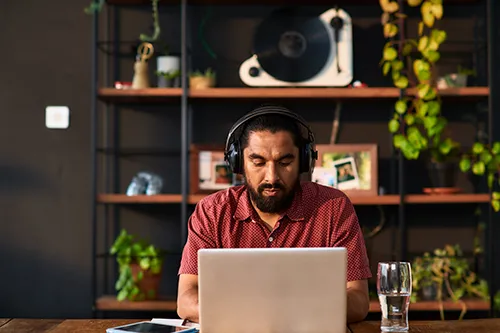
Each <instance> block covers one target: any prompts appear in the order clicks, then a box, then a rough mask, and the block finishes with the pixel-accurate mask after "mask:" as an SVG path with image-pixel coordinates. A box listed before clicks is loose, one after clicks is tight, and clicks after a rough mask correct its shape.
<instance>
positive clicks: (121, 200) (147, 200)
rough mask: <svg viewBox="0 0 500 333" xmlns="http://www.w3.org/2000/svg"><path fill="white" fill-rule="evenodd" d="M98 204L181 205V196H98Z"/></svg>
mask: <svg viewBox="0 0 500 333" xmlns="http://www.w3.org/2000/svg"><path fill="white" fill-rule="evenodd" d="M97 202H99V203H110V204H160V203H181V202H182V195H180V194H157V195H126V194H98V195H97Z"/></svg>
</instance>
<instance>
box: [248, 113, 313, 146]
mask: <svg viewBox="0 0 500 333" xmlns="http://www.w3.org/2000/svg"><path fill="white" fill-rule="evenodd" d="M261 131H269V132H271V133H276V132H280V131H285V132H288V133H290V134H291V136H292V139H293V143H294V144H295V146H297V148H300V147H301V146H302V145H303V143H304V136H303V133H302V130H301V125H300V124H298V123H297V122H296V121H295V120H293V119H291V118H290V117H287V116H283V115H277V114H267V115H262V116H258V117H255V118H253V119H251V120H250V121H249V122H248V123H247V124H246V125H245V126H244V127H243V130H242V133H241V136H240V144H241V149H242V150H243V149H245V148H246V147H247V146H248V138H249V136H250V133H252V132H261Z"/></svg>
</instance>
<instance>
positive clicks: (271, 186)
mask: <svg viewBox="0 0 500 333" xmlns="http://www.w3.org/2000/svg"><path fill="white" fill-rule="evenodd" d="M257 189H258V191H259V192H262V191H264V190H265V189H270V190H284V189H285V187H284V186H283V185H282V184H280V183H273V184H269V183H265V184H261V185H259V187H258V188H257Z"/></svg>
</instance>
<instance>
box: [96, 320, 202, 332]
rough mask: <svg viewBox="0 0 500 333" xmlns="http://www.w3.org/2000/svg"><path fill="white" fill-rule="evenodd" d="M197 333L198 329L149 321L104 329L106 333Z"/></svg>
mask: <svg viewBox="0 0 500 333" xmlns="http://www.w3.org/2000/svg"><path fill="white" fill-rule="evenodd" d="M174 332H179V333H180V332H182V333H197V332H198V329H197V328H193V327H186V326H174V325H167V324H158V323H154V322H151V321H141V322H138V323H133V324H127V325H122V326H117V327H111V328H108V329H106V333H174Z"/></svg>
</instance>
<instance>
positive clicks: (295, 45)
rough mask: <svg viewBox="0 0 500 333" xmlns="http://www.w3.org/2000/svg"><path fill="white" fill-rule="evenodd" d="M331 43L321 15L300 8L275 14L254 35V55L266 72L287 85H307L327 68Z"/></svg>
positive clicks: (286, 9) (287, 9)
mask: <svg viewBox="0 0 500 333" xmlns="http://www.w3.org/2000/svg"><path fill="white" fill-rule="evenodd" d="M330 44H331V41H330V38H329V35H328V31H327V30H326V27H325V25H324V23H323V22H322V21H321V20H320V18H319V16H318V15H315V14H313V13H311V12H309V13H308V12H306V11H304V10H302V9H300V10H299V9H298V8H283V9H280V10H277V11H274V12H273V13H272V14H271V15H270V16H269V17H267V18H266V19H265V20H264V21H263V22H262V23H261V24H260V25H259V26H258V27H257V30H256V32H255V35H254V52H255V54H256V55H257V59H258V61H259V63H260V65H261V66H262V68H263V69H264V70H265V71H266V72H267V73H268V74H269V75H271V76H273V77H274V78H276V79H278V80H281V81H287V82H300V81H306V80H309V79H311V78H312V77H314V76H315V75H316V74H318V73H319V72H320V71H321V70H322V68H323V67H324V66H325V65H326V61H327V60H328V56H329V54H330V51H331V45H330Z"/></svg>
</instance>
